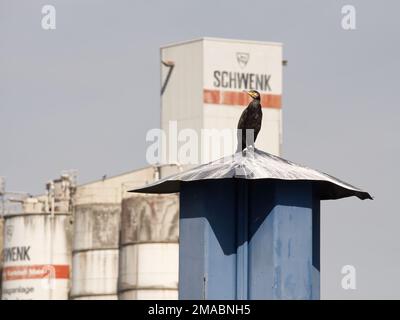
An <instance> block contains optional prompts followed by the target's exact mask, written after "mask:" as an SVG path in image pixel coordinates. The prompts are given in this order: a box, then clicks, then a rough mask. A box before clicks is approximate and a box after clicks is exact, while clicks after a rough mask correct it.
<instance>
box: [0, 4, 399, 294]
mask: <svg viewBox="0 0 400 320" xmlns="http://www.w3.org/2000/svg"><path fill="white" fill-rule="evenodd" d="M45 4H52V5H54V6H55V7H56V10H57V29H56V30H54V31H44V30H43V29H42V28H41V23H40V22H41V17H42V14H41V8H42V6H43V5H45ZM345 4H352V5H354V6H355V8H356V12H357V29H356V30H354V31H344V30H343V29H342V28H341V23H340V22H341V17H342V15H341V7H342V6H343V5H345ZM399 12H400V3H399V2H398V1H395V0H392V1H389V0H386V1H372V0H371V1H365V0H363V1H360V0H358V1H334V0H325V1H317V0H314V1H311V0H298V1H288V0H279V1H278V0H276V1H265V0H264V1H232V0H230V1H215V0H214V1H209V0H207V1H183V0H182V1H175V0H168V1H165V0H164V1H146V2H145V1H99V0H96V1H94V0H85V1H72V0H69V1H54V0H52V1H38V0H35V1H33V0H29V1H28V0H27V1H20V0H0V137H1V148H0V175H2V176H5V177H6V179H7V186H8V189H10V190H23V191H28V192H31V193H39V192H42V190H43V189H44V183H45V182H46V181H47V180H49V179H50V178H55V177H57V176H58V175H59V173H60V171H61V170H63V169H70V168H73V169H78V171H79V181H80V182H86V181H89V180H94V179H98V178H100V177H102V176H103V174H108V175H113V174H118V173H121V172H124V171H129V170H132V169H135V168H138V167H141V166H145V165H146V163H145V148H146V143H145V134H146V132H147V130H148V129H150V128H154V127H157V126H158V125H159V104H160V99H159V85H160V80H159V47H160V45H162V44H166V43H170V42H175V41H181V40H187V39H192V38H198V37H203V36H209V37H224V38H237V39H252V40H263V41H276V42H282V43H283V44H284V58H285V59H287V60H289V65H288V67H286V68H285V70H284V80H283V81H284V100H283V128H284V131H283V135H284V136H283V138H284V140H283V156H284V157H286V158H288V159H290V160H292V161H295V162H299V163H302V164H306V165H308V166H311V167H313V168H315V169H320V170H322V171H325V172H328V173H331V174H332V175H335V176H337V177H339V178H341V179H343V180H345V181H347V182H350V183H352V184H354V185H356V186H359V187H362V188H364V189H366V190H367V191H369V192H370V193H371V194H373V195H374V196H375V200H374V201H360V200H358V199H345V200H340V201H334V202H333V201H332V202H326V203H324V205H323V207H322V209H323V216H322V233H323V234H322V271H323V273H322V297H323V298H338V297H344V298H346V297H348V298H400V241H399V240H400V239H399V238H400V236H399V232H398V225H399V222H400V218H399V212H398V209H397V205H396V203H397V200H396V196H397V194H395V192H397V190H398V183H397V182H398V181H399V178H400V174H399V170H398V167H397V166H398V163H399V160H400V149H399V142H398V141H399V137H400V126H399V125H398V121H399V118H400V111H399V100H398V97H399V90H398V89H397V83H398V76H399V71H400V60H399V57H400V44H399V40H398V38H399V31H400V19H399V18H398V14H399ZM345 264H352V265H354V266H355V267H356V269H357V287H358V289H357V290H355V291H350V292H349V291H344V290H343V289H341V287H340V279H341V275H340V268H341V267H342V266H343V265H345Z"/></svg>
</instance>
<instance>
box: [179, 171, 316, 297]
mask: <svg viewBox="0 0 400 320" xmlns="http://www.w3.org/2000/svg"><path fill="white" fill-rule="evenodd" d="M179 254H180V257H179V298H180V299H319V199H317V198H316V197H315V196H314V192H313V188H312V183H311V182H303V181H282V180H254V181H252V180H244V179H243V180H242V179H224V180H207V181H193V182H188V183H182V185H181V193H180V252H179Z"/></svg>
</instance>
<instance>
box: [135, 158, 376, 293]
mask: <svg viewBox="0 0 400 320" xmlns="http://www.w3.org/2000/svg"><path fill="white" fill-rule="evenodd" d="M251 151H252V150H248V151H247V152H246V153H245V155H242V153H241V152H239V153H237V154H235V155H232V156H228V157H225V158H222V159H220V160H217V161H214V162H211V163H209V164H207V165H201V166H198V167H196V168H194V169H189V170H187V171H186V172H182V173H179V174H176V175H173V176H171V177H168V178H165V179H162V180H160V181H159V182H157V183H154V184H152V185H149V186H147V187H144V188H141V189H136V190H132V192H142V193H157V194H159V193H167V194H168V193H171V192H180V241H179V242H180V249H179V298H180V299H319V292H320V285H319V283H320V280H319V271H320V200H325V199H339V198H344V197H350V196H357V197H359V198H360V199H372V197H371V196H370V195H369V193H367V192H365V191H362V190H360V189H358V188H355V187H353V186H351V185H349V184H347V183H345V182H343V181H340V180H338V179H336V178H334V177H332V176H330V175H327V174H325V173H321V172H318V171H316V170H313V169H310V168H307V167H304V166H300V165H296V164H294V163H292V162H290V161H287V160H285V159H282V158H279V157H277V156H274V155H271V154H268V153H265V152H263V151H261V150H254V152H251Z"/></svg>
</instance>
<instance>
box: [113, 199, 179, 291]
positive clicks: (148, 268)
mask: <svg viewBox="0 0 400 320" xmlns="http://www.w3.org/2000/svg"><path fill="white" fill-rule="evenodd" d="M178 228H179V198H178V196H177V195H176V194H170V195H143V194H133V195H129V196H127V197H126V198H125V199H123V201H122V224H121V241H120V242H121V247H120V264H119V282H118V292H119V294H118V296H119V299H177V298H178V262H179V256H178V253H179V245H178V231H179V230H178Z"/></svg>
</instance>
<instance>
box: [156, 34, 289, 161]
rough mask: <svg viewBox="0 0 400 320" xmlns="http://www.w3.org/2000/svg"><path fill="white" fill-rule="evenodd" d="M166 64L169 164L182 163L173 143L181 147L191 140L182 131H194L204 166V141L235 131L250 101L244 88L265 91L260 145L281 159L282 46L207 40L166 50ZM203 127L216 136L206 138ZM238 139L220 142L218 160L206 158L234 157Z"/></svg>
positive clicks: (164, 104)
mask: <svg viewBox="0 0 400 320" xmlns="http://www.w3.org/2000/svg"><path fill="white" fill-rule="evenodd" d="M161 60H162V62H163V63H162V64H161V86H162V88H163V90H162V97H161V127H162V129H163V130H164V132H166V133H167V140H166V141H167V145H165V144H164V147H165V148H166V149H167V150H168V151H167V152H168V157H169V160H176V161H178V160H180V159H177V158H178V157H179V151H178V150H175V149H174V147H172V148H171V143H172V142H173V141H174V140H177V141H179V142H178V149H179V148H180V145H182V144H183V143H184V142H185V136H186V134H183V135H180V132H181V131H182V130H183V129H188V128H189V129H192V130H194V131H195V132H196V133H197V135H198V138H199V141H198V144H199V148H198V152H199V157H198V158H199V159H200V162H204V161H201V160H202V157H201V154H202V153H204V143H205V142H207V141H206V140H207V139H208V140H209V139H211V140H212V141H214V142H217V141H219V140H221V135H220V136H218V134H220V133H221V131H222V130H226V129H228V130H231V131H232V132H233V131H234V130H235V129H236V127H237V123H238V120H239V118H240V115H241V113H242V111H243V110H244V108H245V107H246V106H247V105H248V103H249V101H250V97H249V96H248V95H247V94H246V93H245V92H243V90H251V89H253V90H257V91H259V92H260V93H261V104H262V106H263V110H262V111H263V123H262V129H261V131H260V133H259V135H258V138H257V141H256V147H257V148H259V149H262V150H264V151H267V152H269V153H272V154H275V155H280V153H281V141H282V137H281V136H282V120H281V118H282V44H280V43H270V42H259V41H246V40H228V39H216V38H202V39H198V40H192V41H187V42H182V43H176V44H171V45H166V46H163V47H162V48H161ZM171 66H172V67H171ZM171 121H172V122H173V123H175V124H176V127H174V125H171ZM204 129H211V130H214V131H211V137H210V132H208V134H207V135H206V136H205V135H204V134H202V130H203V131H204ZM233 136H234V138H233V139H234V140H233V141H232V143H231V144H229V143H228V144H227V143H225V142H224V141H223V140H221V154H215V153H214V154H213V155H215V156H213V157H212V158H211V159H206V160H214V158H216V157H217V156H220V155H228V154H232V153H233V152H234V151H235V149H236V143H237V141H236V136H235V134H234V135H233ZM186 138H187V137H186ZM200 140H202V141H200ZM186 141H187V139H186ZM222 144H224V145H223V146H222ZM202 145H203V149H202V147H201V146H202ZM175 156H176V157H177V158H176V159H175Z"/></svg>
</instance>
